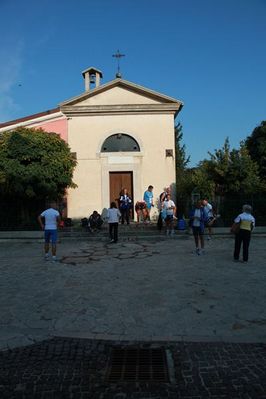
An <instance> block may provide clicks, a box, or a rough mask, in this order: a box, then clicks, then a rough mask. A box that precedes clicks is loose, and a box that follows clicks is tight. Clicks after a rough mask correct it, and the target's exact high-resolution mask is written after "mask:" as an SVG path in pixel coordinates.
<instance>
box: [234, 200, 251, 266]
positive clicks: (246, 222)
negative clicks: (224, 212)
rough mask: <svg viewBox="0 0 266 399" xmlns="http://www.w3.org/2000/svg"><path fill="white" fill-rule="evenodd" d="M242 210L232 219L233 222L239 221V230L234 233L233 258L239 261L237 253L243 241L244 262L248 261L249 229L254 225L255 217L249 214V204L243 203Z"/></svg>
mask: <svg viewBox="0 0 266 399" xmlns="http://www.w3.org/2000/svg"><path fill="white" fill-rule="evenodd" d="M242 210H243V212H242V213H240V215H238V216H237V217H236V218H235V220H234V222H235V223H240V229H239V232H238V233H237V234H236V235H235V249H234V260H235V262H238V261H239V254H240V250H241V245H242V242H243V262H244V263H246V262H247V261H248V249H249V244H250V238H251V231H252V230H253V229H254V227H255V218H254V216H252V215H251V212H252V207H251V206H250V205H243V208H242Z"/></svg>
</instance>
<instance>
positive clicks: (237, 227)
mask: <svg viewBox="0 0 266 399" xmlns="http://www.w3.org/2000/svg"><path fill="white" fill-rule="evenodd" d="M240 223H241V220H240V222H238V223H235V222H234V223H233V224H232V226H231V229H230V231H231V233H233V234H237V233H239V230H240Z"/></svg>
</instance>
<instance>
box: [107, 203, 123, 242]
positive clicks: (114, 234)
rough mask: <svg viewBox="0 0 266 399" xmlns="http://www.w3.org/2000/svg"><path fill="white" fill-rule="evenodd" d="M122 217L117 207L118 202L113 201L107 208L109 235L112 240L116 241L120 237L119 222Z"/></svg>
mask: <svg viewBox="0 0 266 399" xmlns="http://www.w3.org/2000/svg"><path fill="white" fill-rule="evenodd" d="M120 217H121V213H120V211H119V209H117V206H116V203H115V202H111V206H110V208H109V209H108V210H107V219H108V224H109V235H110V239H111V242H114V243H116V242H117V239H118V222H119V218H120Z"/></svg>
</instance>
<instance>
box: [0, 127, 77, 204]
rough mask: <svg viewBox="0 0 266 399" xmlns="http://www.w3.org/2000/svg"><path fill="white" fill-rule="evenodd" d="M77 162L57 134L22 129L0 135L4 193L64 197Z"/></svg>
mask: <svg viewBox="0 0 266 399" xmlns="http://www.w3.org/2000/svg"><path fill="white" fill-rule="evenodd" d="M75 165H76V161H75V160H74V159H73V157H72V156H71V153H70V149H69V146H68V144H67V143H65V141H63V140H62V139H61V138H60V137H59V136H58V135H57V134H56V133H46V132H45V131H44V130H42V129H27V128H18V129H16V130H13V131H11V132H5V133H3V134H2V135H1V136H0V171H1V172H0V194H1V195H2V196H16V197H17V198H21V199H40V198H45V197H49V198H53V199H58V198H60V197H62V196H63V195H64V193H65V190H66V189H67V188H68V187H74V186H75V185H74V183H73V182H72V177H73V171H74V168H75Z"/></svg>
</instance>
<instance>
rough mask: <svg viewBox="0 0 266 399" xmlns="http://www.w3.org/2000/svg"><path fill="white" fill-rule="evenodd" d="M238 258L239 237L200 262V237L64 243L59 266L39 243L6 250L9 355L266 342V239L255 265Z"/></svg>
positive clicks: (210, 246) (4, 313)
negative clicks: (106, 345) (72, 345)
mask: <svg viewBox="0 0 266 399" xmlns="http://www.w3.org/2000/svg"><path fill="white" fill-rule="evenodd" d="M232 251H233V239H232V238H231V237H228V238H218V237H214V238H213V240H212V241H210V242H207V243H206V254H205V255H201V256H197V255H196V254H195V253H194V243H193V238H192V237H191V236H184V237H177V238H175V239H169V240H165V241H154V242H151V241H143V242H140V241H128V242H127V241H125V242H124V241H122V242H120V243H118V244H117V245H114V244H109V243H107V242H95V241H93V242H89V241H88V240H84V239H83V240H78V239H77V240H69V239H68V240H67V239H65V240H62V242H61V243H60V244H59V245H58V255H59V258H60V259H61V260H60V262H57V263H52V262H45V261H44V260H43V257H42V243H41V242H39V241H38V242H36V241H34V242H12V241H8V242H0V264H1V266H0V273H1V287H0V288H1V290H0V311H1V330H0V349H2V350H3V349H6V348H14V347H19V346H22V345H28V344H32V343H34V342H38V341H41V340H44V339H48V338H51V337H54V336H64V337H76V338H95V339H101V338H104V339H115V340H132V339H133V340H136V339H138V340H142V341H143V340H144V341H145V340H146V341H148V342H151V341H156V340H158V339H159V340H165V341H206V342H210V341H227V342H261V343H262V342H266V310H265V303H266V291H265V282H266V281H265V280H266V268H265V258H266V256H265V255H266V249H265V238H264V237H253V238H252V241H251V245H250V262H249V263H248V264H243V263H234V262H233V261H232Z"/></svg>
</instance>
